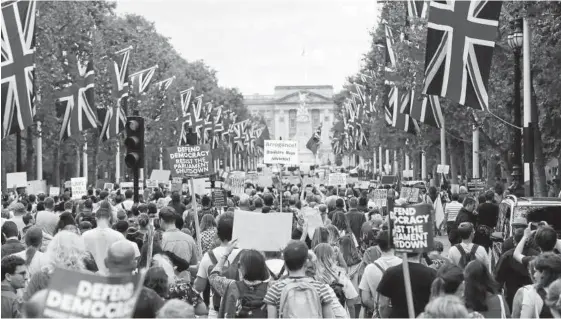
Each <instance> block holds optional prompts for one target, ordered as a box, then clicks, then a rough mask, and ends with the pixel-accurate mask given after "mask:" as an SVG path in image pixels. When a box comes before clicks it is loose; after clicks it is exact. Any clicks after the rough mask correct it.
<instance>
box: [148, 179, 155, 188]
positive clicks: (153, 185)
mask: <svg viewBox="0 0 561 319" xmlns="http://www.w3.org/2000/svg"><path fill="white" fill-rule="evenodd" d="M146 187H148V188H155V187H158V181H157V180H155V179H147V180H146Z"/></svg>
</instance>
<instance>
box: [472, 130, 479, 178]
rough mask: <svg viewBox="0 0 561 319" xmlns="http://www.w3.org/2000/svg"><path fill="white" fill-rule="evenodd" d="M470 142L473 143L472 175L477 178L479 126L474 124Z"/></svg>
mask: <svg viewBox="0 0 561 319" xmlns="http://www.w3.org/2000/svg"><path fill="white" fill-rule="evenodd" d="M472 143H473V156H472V162H473V163H472V170H473V172H472V177H473V178H479V128H478V127H477V126H475V125H474V126H473V136H472Z"/></svg>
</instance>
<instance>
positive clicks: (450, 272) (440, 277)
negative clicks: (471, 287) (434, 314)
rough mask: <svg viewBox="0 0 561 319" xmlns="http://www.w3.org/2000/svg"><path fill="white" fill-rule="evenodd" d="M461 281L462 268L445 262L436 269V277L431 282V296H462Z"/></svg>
mask: <svg viewBox="0 0 561 319" xmlns="http://www.w3.org/2000/svg"><path fill="white" fill-rule="evenodd" d="M463 283H464V271H463V270H462V268H460V267H458V266H456V265H454V264H452V263H445V264H444V265H442V266H441V267H440V268H439V269H438V272H437V273H436V278H435V279H434V280H433V282H432V286H431V298H437V297H440V296H442V295H456V296H458V297H463V294H464V287H463Z"/></svg>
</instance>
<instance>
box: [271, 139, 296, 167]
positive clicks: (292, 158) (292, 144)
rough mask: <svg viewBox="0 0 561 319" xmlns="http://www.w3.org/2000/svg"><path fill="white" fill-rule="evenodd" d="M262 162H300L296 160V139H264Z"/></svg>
mask: <svg viewBox="0 0 561 319" xmlns="http://www.w3.org/2000/svg"><path fill="white" fill-rule="evenodd" d="M263 162H264V163H265V164H286V165H297V164H300V163H299V162H298V141H288V140H287V141H285V140H265V146H264V148H263Z"/></svg>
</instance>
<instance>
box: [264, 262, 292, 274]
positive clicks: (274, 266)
mask: <svg viewBox="0 0 561 319" xmlns="http://www.w3.org/2000/svg"><path fill="white" fill-rule="evenodd" d="M265 264H266V265H267V268H269V270H270V271H272V272H273V274H275V275H276V276H279V275H280V271H281V269H282V266H284V260H282V259H269V260H266V261H265ZM285 270H286V269H285ZM285 273H288V272H285Z"/></svg>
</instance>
